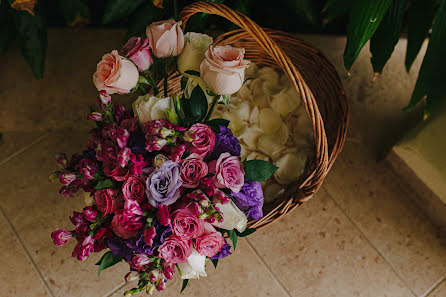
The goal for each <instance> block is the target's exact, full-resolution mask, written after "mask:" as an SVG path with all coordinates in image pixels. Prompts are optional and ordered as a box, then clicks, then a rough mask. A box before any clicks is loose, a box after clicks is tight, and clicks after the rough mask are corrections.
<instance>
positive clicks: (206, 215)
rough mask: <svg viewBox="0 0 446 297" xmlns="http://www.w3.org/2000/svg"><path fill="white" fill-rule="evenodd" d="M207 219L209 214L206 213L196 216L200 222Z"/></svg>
mask: <svg viewBox="0 0 446 297" xmlns="http://www.w3.org/2000/svg"><path fill="white" fill-rule="evenodd" d="M208 217H209V214H208V213H206V212H203V213H200V214H199V215H198V218H199V219H200V220H204V219H207V218H208Z"/></svg>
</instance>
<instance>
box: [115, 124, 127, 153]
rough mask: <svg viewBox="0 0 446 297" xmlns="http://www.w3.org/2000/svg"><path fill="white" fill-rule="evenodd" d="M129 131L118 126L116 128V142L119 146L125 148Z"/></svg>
mask: <svg viewBox="0 0 446 297" xmlns="http://www.w3.org/2000/svg"><path fill="white" fill-rule="evenodd" d="M129 137H130V133H129V131H127V130H126V129H122V128H118V129H116V142H117V143H118V147H119V148H121V149H122V148H125V146H126V145H127V141H128V140H129Z"/></svg>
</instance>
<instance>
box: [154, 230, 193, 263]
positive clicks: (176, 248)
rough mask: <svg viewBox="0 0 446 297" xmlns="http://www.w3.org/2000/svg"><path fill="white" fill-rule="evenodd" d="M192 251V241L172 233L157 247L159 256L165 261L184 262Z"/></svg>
mask: <svg viewBox="0 0 446 297" xmlns="http://www.w3.org/2000/svg"><path fill="white" fill-rule="evenodd" d="M192 251H193V247H192V241H190V240H186V239H182V238H179V237H178V236H174V235H172V236H170V237H169V238H167V239H166V240H165V241H164V243H163V244H162V245H161V246H160V247H159V248H158V252H159V255H160V257H161V258H163V259H164V260H165V261H166V262H168V263H174V264H175V263H184V262H186V261H187V257H189V256H190V255H191V254H192Z"/></svg>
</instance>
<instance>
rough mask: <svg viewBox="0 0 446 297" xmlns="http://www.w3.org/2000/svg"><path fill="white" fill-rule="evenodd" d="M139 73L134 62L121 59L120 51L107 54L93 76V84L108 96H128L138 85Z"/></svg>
mask: <svg viewBox="0 0 446 297" xmlns="http://www.w3.org/2000/svg"><path fill="white" fill-rule="evenodd" d="M138 78H139V72H138V68H136V66H135V64H133V62H132V61H130V60H127V59H126V58H124V57H121V56H120V55H119V54H118V51H116V50H114V51H112V52H111V53H110V54H105V55H104V56H103V57H102V60H101V61H100V62H99V63H98V65H97V67H96V72H95V73H94V74H93V83H94V85H95V86H96V88H97V89H98V91H106V92H107V93H108V94H115V93H118V94H127V93H130V90H131V89H133V88H134V87H135V86H136V84H137V83H138Z"/></svg>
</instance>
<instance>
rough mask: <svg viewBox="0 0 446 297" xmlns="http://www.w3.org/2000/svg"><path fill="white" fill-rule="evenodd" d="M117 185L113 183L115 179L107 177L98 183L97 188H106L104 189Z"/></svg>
mask: <svg viewBox="0 0 446 297" xmlns="http://www.w3.org/2000/svg"><path fill="white" fill-rule="evenodd" d="M114 186H115V184H114V183H113V181H112V180H111V179H106V180H101V181H99V182H98V184H97V185H96V187H94V188H95V190H104V189H109V188H113V187H114Z"/></svg>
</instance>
